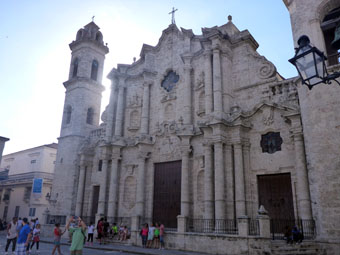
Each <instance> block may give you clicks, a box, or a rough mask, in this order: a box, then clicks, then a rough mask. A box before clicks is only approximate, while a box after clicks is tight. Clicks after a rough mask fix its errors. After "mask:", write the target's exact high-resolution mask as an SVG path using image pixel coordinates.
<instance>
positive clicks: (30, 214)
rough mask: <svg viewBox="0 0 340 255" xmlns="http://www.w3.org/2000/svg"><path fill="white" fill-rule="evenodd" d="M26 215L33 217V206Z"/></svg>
mask: <svg viewBox="0 0 340 255" xmlns="http://www.w3.org/2000/svg"><path fill="white" fill-rule="evenodd" d="M28 216H30V217H34V216H35V208H30V211H29V213H28Z"/></svg>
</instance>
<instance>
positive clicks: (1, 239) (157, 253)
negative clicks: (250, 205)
mask: <svg viewBox="0 0 340 255" xmlns="http://www.w3.org/2000/svg"><path fill="white" fill-rule="evenodd" d="M5 245H6V237H5V235H4V233H3V232H2V233H0V255H2V254H5ZM53 247H54V245H53V244H52V242H51V240H48V239H46V240H44V239H42V240H41V242H40V247H39V252H40V253H39V254H41V255H45V254H51V253H52V250H53ZM69 248H70V246H69V244H67V243H65V242H64V243H62V245H61V251H62V253H63V254H64V255H66V254H70V252H69ZM9 251H11V247H10V249H9ZM9 254H10V253H9ZM32 254H37V253H36V250H35V247H34V248H33V253H32ZM56 254H57V253H56ZM83 254H84V255H90V254H91V255H99V254H119V255H137V254H138V255H139V254H146V255H200V254H201V255H204V254H203V253H197V252H183V251H177V250H158V249H143V248H141V247H137V246H132V245H120V244H106V245H99V244H94V245H93V246H91V247H88V246H87V248H84V250H83Z"/></svg>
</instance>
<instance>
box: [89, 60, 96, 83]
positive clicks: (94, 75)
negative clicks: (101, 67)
mask: <svg viewBox="0 0 340 255" xmlns="http://www.w3.org/2000/svg"><path fill="white" fill-rule="evenodd" d="M97 76H98V61H97V60H93V61H92V68H91V79H92V80H95V81H96V80H97Z"/></svg>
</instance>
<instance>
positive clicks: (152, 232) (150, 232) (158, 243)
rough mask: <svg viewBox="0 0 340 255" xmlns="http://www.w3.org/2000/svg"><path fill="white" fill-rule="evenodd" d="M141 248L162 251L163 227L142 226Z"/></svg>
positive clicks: (157, 225)
mask: <svg viewBox="0 0 340 255" xmlns="http://www.w3.org/2000/svg"><path fill="white" fill-rule="evenodd" d="M140 236H141V238H142V246H143V248H155V249H160V250H161V249H164V225H163V224H159V223H156V224H153V223H151V225H150V227H149V225H148V224H147V223H145V224H144V226H143V228H142V229H141V231H140Z"/></svg>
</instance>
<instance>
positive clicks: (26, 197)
mask: <svg viewBox="0 0 340 255" xmlns="http://www.w3.org/2000/svg"><path fill="white" fill-rule="evenodd" d="M31 193H32V187H26V188H25V193H24V200H30V198H31Z"/></svg>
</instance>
